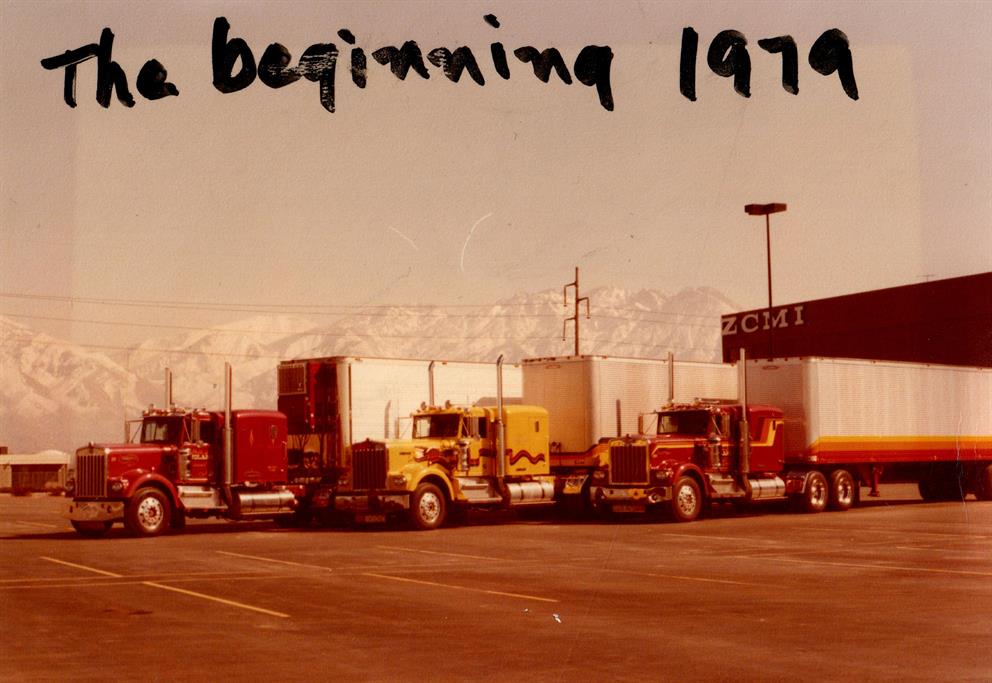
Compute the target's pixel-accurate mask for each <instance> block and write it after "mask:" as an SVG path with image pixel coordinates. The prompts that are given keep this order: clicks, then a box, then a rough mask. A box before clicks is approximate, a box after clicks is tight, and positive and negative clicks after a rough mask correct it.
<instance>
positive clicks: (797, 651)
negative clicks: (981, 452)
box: [0, 487, 992, 681]
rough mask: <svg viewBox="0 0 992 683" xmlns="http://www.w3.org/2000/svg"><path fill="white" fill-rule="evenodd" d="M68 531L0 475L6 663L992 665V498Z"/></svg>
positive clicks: (705, 668)
mask: <svg viewBox="0 0 992 683" xmlns="http://www.w3.org/2000/svg"><path fill="white" fill-rule="evenodd" d="M883 495H884V498H883V499H881V500H871V501H870V502H868V504H867V505H865V506H864V507H861V508H857V509H854V510H851V511H848V512H844V513H823V514H819V515H800V514H791V513H788V512H785V511H784V510H781V509H775V508H766V509H758V510H756V511H755V512H754V513H753V514H751V513H745V514H739V513H736V514H734V513H729V512H727V513H722V514H721V513H718V514H716V515H714V516H712V517H709V518H707V519H704V520H701V521H699V522H695V523H692V524H673V523H665V522H647V521H640V520H628V521H623V522H621V523H616V524H614V523H603V522H599V521H581V522H580V521H574V520H568V519H559V518H555V517H550V518H547V519H542V520H523V519H519V518H517V517H515V516H512V515H508V514H496V515H488V516H487V515H481V514H480V515H473V516H472V517H471V518H470V521H469V523H468V524H467V525H464V526H460V527H453V528H445V529H441V530H439V531H436V532H412V531H406V530H402V529H396V528H389V527H363V528H358V529H353V528H352V529H308V530H287V529H282V528H280V527H278V526H276V525H274V524H272V523H268V522H252V523H229V522H207V523H191V524H190V526H189V527H188V528H187V530H186V531H185V532H184V533H181V534H173V535H167V536H162V537H158V538H152V539H136V538H129V537H127V536H126V535H124V533H123V530H122V529H120V527H115V529H114V531H113V532H112V533H111V534H110V535H109V536H108V537H106V538H103V539H84V538H82V537H79V536H77V535H76V534H75V533H74V532H73V531H72V530H71V528H70V527H69V524H68V522H66V521H64V520H62V519H61V518H60V517H59V516H58V512H57V510H58V506H59V505H60V504H61V502H62V500H63V499H61V498H58V497H51V496H45V495H40V494H35V495H34V496H30V497H16V498H15V497H11V496H7V495H3V496H0V548H2V553H0V628H2V633H3V641H2V642H3V644H2V646H0V647H2V648H3V652H2V655H0V678H2V679H4V680H15V681H16V680H54V679H58V680H109V679H115V678H120V679H123V678H129V679H130V678H137V677H143V678H146V679H150V680H189V681H199V680H204V681H205V680H210V681H217V680H228V679H249V680H255V679H263V678H264V679H270V680H305V679H306V680H309V679H329V680H331V679H340V678H344V677H347V678H348V679H351V680H362V681H365V680H368V681H428V680H437V681H447V680H473V681H506V680H528V681H576V680H583V681H585V680H590V681H604V680H638V681H644V680H676V679H677V680H747V681H751V680H763V681H766V680H796V679H801V680H841V679H849V680H850V679H853V680H890V681H908V680H928V681H930V680H955V681H961V680H975V681H987V680H990V679H992V656H990V655H989V653H988V647H989V642H990V637H992V504H989V503H979V502H977V501H969V502H967V503H964V504H962V503H923V502H922V501H920V500H919V499H918V497H916V495H915V491H914V489H912V488H907V487H885V488H883Z"/></svg>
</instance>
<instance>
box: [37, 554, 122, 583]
mask: <svg viewBox="0 0 992 683" xmlns="http://www.w3.org/2000/svg"><path fill="white" fill-rule="evenodd" d="M41 559H42V560H48V561H49V562H54V563H55V564H64V565H65V566H67V567H75V568H76V569H85V570H86V571H88V572H94V573H96V574H103V575H104V576H111V577H113V578H115V579H122V578H124V577H123V576H122V575H121V574H114V573H113V572H105V571H103V570H102V569H94V568H93V567H87V566H86V565H82V564H76V563H74V562H66V561H65V560H56V559H55V558H54V557H44V556H42V557H41Z"/></svg>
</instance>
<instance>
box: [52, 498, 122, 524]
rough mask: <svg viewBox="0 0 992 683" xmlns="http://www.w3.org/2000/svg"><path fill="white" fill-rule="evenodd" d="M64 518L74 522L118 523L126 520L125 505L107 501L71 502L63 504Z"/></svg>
mask: <svg viewBox="0 0 992 683" xmlns="http://www.w3.org/2000/svg"><path fill="white" fill-rule="evenodd" d="M62 516H63V517H65V518H66V519H70V520H72V521H73V522H116V521H118V520H120V519H124V503H123V502H122V501H106V500H90V501H79V502H77V501H74V500H70V501H66V502H65V503H64V504H63V507H62Z"/></svg>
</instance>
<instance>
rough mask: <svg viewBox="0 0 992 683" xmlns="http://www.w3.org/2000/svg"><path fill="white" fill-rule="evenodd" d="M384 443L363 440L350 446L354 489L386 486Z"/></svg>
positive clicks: (382, 487)
mask: <svg viewBox="0 0 992 683" xmlns="http://www.w3.org/2000/svg"><path fill="white" fill-rule="evenodd" d="M386 469H387V457H386V444H382V443H374V442H365V443H360V444H356V445H354V446H352V447H351V471H352V473H353V478H352V482H353V486H354V488H355V490H356V491H360V490H367V489H384V488H386Z"/></svg>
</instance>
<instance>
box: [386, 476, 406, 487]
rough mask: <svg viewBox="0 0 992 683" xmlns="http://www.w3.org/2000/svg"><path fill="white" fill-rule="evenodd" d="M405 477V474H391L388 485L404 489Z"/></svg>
mask: <svg viewBox="0 0 992 683" xmlns="http://www.w3.org/2000/svg"><path fill="white" fill-rule="evenodd" d="M406 481H407V479H406V475H405V474H391V475H389V484H390V486H392V487H394V488H404V487H406Z"/></svg>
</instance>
